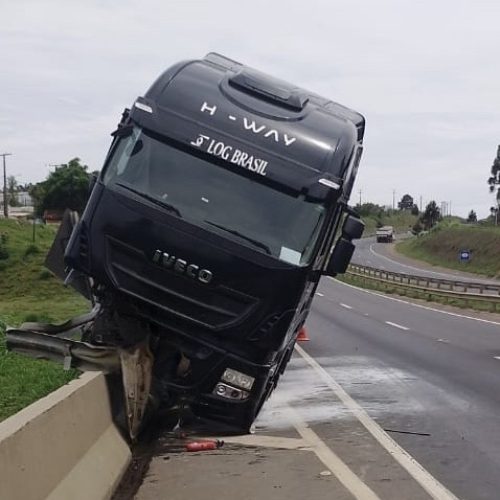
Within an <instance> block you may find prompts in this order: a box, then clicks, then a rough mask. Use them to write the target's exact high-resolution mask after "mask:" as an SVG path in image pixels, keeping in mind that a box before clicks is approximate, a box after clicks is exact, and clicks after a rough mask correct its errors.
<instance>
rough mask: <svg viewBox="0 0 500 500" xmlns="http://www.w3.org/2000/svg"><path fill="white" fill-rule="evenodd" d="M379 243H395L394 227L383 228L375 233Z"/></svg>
mask: <svg viewBox="0 0 500 500" xmlns="http://www.w3.org/2000/svg"><path fill="white" fill-rule="evenodd" d="M375 235H376V237H377V243H392V242H393V241H394V228H393V227H392V226H382V227H379V228H378V229H377V232H376V233H375Z"/></svg>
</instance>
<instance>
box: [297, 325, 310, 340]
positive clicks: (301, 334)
mask: <svg viewBox="0 0 500 500" xmlns="http://www.w3.org/2000/svg"><path fill="white" fill-rule="evenodd" d="M308 340H311V339H310V338H309V337H308V336H307V330H306V329H305V327H304V326H303V327H302V328H301V329H300V331H299V335H298V336H297V342H307V341H308Z"/></svg>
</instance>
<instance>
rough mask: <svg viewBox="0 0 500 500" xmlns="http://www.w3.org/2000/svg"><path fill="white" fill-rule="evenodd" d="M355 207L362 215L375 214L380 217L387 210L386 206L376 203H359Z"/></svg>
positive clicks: (374, 215)
mask: <svg viewBox="0 0 500 500" xmlns="http://www.w3.org/2000/svg"><path fill="white" fill-rule="evenodd" d="M355 208H356V211H357V212H358V213H359V215H360V216H361V217H368V216H373V217H378V218H380V217H382V215H384V212H385V210H384V207H381V206H380V205H376V204H375V203H363V204H362V205H360V204H359V203H358V204H357V205H356V207H355Z"/></svg>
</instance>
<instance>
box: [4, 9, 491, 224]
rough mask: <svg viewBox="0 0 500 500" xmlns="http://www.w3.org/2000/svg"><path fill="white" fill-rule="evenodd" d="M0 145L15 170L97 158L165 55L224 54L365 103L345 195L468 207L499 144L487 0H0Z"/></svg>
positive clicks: (487, 202)
mask: <svg viewBox="0 0 500 500" xmlns="http://www.w3.org/2000/svg"><path fill="white" fill-rule="evenodd" d="M0 15H1V23H0V71H1V73H0V153H3V152H9V153H13V156H12V157H9V158H8V159H7V166H8V170H9V173H10V174H13V175H15V176H16V177H17V178H18V179H19V181H20V182H23V183H24V182H28V181H32V182H34V181H39V180H42V179H44V178H45V177H46V175H47V174H48V172H49V168H50V167H49V165H50V164H57V163H63V162H66V161H68V160H69V159H70V158H73V157H75V156H79V157H80V158H81V159H82V160H83V161H84V162H85V163H86V164H87V165H89V167H90V168H91V169H99V168H100V167H101V165H102V161H103V159H104V155H105V153H106V151H107V148H108V146H109V143H110V137H109V133H110V132H111V131H112V130H113V129H114V128H115V126H116V123H117V121H118V119H119V117H120V114H121V111H122V110H123V108H124V107H126V106H130V105H131V104H132V102H133V101H134V99H135V98H136V97H137V96H138V95H141V94H143V93H144V92H145V91H146V89H147V88H148V87H149V85H150V84H151V83H152V81H153V80H154V79H155V78H156V77H157V76H158V75H159V74H160V73H161V72H162V71H163V70H164V69H166V68H167V67H168V66H169V65H171V64H172V63H174V62H176V61H178V60H182V59H189V58H198V57H202V56H204V55H205V54H206V53H207V52H209V51H216V52H220V53H222V54H225V55H227V56H229V57H231V58H232V59H236V60H238V61H240V62H243V63H245V64H248V65H251V66H254V67H256V68H258V69H260V70H263V71H266V72H269V73H271V74H273V75H274V76H277V77H280V78H282V79H287V80H290V81H291V82H293V83H295V84H297V85H300V86H303V87H306V88H308V89H310V90H312V91H315V92H317V93H319V94H322V95H324V96H326V97H329V98H331V99H332V100H334V101H337V102H340V103H341V104H344V105H346V106H349V107H351V108H353V109H355V110H356V111H359V112H361V113H362V114H364V115H365V117H366V120H367V129H366V136H365V153H364V157H363V160H362V163H361V168H360V174H359V176H358V180H357V182H356V186H355V190H354V191H353V196H354V198H355V199H354V200H353V202H357V201H358V200H359V196H360V194H359V191H360V190H361V197H362V201H363V202H365V201H372V202H375V203H380V204H392V197H393V190H395V192H396V201H397V200H399V199H400V198H401V196H402V195H403V194H405V193H410V194H411V195H412V196H413V197H414V198H415V200H416V202H417V203H418V202H419V200H420V197H422V200H423V203H424V204H425V203H426V202H428V201H429V200H432V199H434V200H436V201H437V202H438V203H440V202H441V201H444V200H446V201H451V204H452V212H453V213H455V214H458V215H463V216H464V215H467V213H468V212H469V211H470V210H471V209H474V210H476V211H477V213H478V215H479V216H480V217H484V216H486V215H488V213H489V207H490V206H491V205H492V204H493V201H494V200H493V196H492V195H490V194H489V192H488V188H487V184H486V179H487V177H488V175H489V169H490V167H491V164H492V162H493V158H494V156H495V154H496V149H497V145H498V144H500V65H499V64H498V60H499V54H500V50H499V49H500V31H499V29H498V26H499V21H500V2H498V0H492V1H484V0H468V1H460V0H420V1H419V0H308V1H305V0H300V1H299V0H297V1H296V0H290V1H287V2H285V1H281V0H279V1H278V0H276V1H274V2H273V1H272V0H251V1H238V0H228V1H226V0H207V1H191V0H178V1H177V0H163V1H149V0H141V1H137V0H136V1H129V0H120V1H114V2H113V1H111V0H101V1H94V0H86V1H83V0H82V1H76V0H71V1H70V0H54V1H50V0H37V1H24V0H0Z"/></svg>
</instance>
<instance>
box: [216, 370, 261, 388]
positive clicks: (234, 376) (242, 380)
mask: <svg viewBox="0 0 500 500" xmlns="http://www.w3.org/2000/svg"><path fill="white" fill-rule="evenodd" d="M221 380H222V381H223V382H227V383H228V384H231V385H235V386H236V387H241V388H242V389H245V390H247V391H250V390H251V389H252V386H253V383H254V382H255V378H254V377H251V376H250V375H245V374H244V373H241V372H238V371H236V370H233V369H232V368H226V371H225V372H224V373H223V374H222V377H221Z"/></svg>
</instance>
